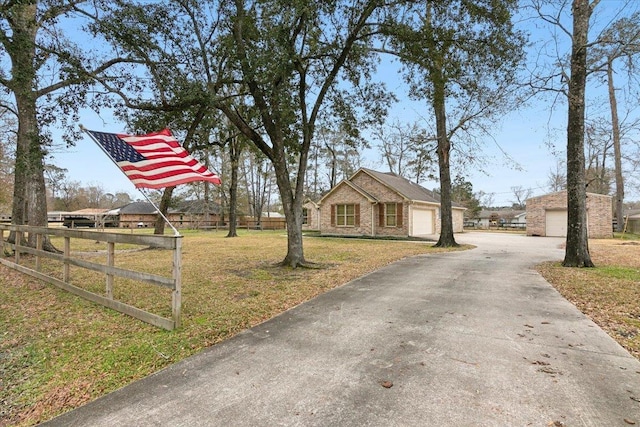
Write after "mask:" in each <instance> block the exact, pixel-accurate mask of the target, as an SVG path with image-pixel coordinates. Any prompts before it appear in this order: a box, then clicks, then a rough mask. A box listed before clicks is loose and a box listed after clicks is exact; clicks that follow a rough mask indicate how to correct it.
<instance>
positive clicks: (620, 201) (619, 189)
mask: <svg viewBox="0 0 640 427" xmlns="http://www.w3.org/2000/svg"><path fill="white" fill-rule="evenodd" d="M607 84H608V86H609V105H610V107H611V128H612V136H613V157H614V162H615V175H616V205H615V213H616V218H617V222H616V231H618V232H622V230H624V179H623V177H622V152H621V148H620V122H619V120H618V102H617V100H616V92H615V87H614V86H613V59H612V58H609V62H608V63H607Z"/></svg>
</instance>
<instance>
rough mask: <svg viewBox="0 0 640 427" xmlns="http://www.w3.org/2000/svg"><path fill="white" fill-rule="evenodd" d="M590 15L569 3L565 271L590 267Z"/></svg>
mask: <svg viewBox="0 0 640 427" xmlns="http://www.w3.org/2000/svg"><path fill="white" fill-rule="evenodd" d="M590 15H591V8H590V6H589V0H574V1H573V44H572V48H571V79H570V82H569V96H568V103H569V111H568V113H569V114H568V122H567V244H566V249H565V257H564V261H563V263H562V265H564V266H565V267H593V266H594V265H593V262H592V261H591V257H590V255H589V244H588V234H587V209H586V201H587V200H586V199H587V194H586V187H585V170H584V164H585V159H584V116H585V100H584V98H585V96H584V94H585V86H586V80H587V34H588V30H589V18H590Z"/></svg>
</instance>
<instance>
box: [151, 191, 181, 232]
mask: <svg viewBox="0 0 640 427" xmlns="http://www.w3.org/2000/svg"><path fill="white" fill-rule="evenodd" d="M175 188H176V187H175V186H173V187H166V188H165V189H164V191H163V192H162V198H161V199H160V206H158V209H160V212H162V215H164V216H165V217H167V218H168V216H167V213H168V212H169V205H170V204H171V196H172V195H173V190H175ZM162 215H160V214H158V216H157V217H156V223H155V225H154V228H153V234H160V235H163V234H164V227H165V224H166V221H165V220H164V218H163V217H162Z"/></svg>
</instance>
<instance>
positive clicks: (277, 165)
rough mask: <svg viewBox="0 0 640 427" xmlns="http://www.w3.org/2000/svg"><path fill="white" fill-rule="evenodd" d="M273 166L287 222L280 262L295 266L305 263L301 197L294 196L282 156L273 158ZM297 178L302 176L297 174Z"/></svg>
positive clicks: (284, 264) (283, 264)
mask: <svg viewBox="0 0 640 427" xmlns="http://www.w3.org/2000/svg"><path fill="white" fill-rule="evenodd" d="M273 168H274V171H275V174H276V182H277V184H278V190H279V192H280V197H281V199H282V208H283V210H284V216H285V220H286V223H287V255H286V256H285V258H284V260H282V262H281V263H280V264H281V265H282V266H289V267H291V268H297V267H300V266H304V264H305V263H306V260H305V258H304V249H303V246H302V197H295V194H294V190H293V188H292V187H291V181H290V179H289V171H288V168H287V165H286V160H285V159H284V158H278V159H275V161H274V162H273ZM298 179H304V178H303V176H299V178H298Z"/></svg>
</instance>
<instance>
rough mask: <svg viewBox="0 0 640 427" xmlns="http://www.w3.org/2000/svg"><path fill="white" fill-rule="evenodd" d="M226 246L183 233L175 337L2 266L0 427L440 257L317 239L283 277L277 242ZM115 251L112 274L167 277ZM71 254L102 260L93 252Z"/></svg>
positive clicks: (163, 264)
mask: <svg viewBox="0 0 640 427" xmlns="http://www.w3.org/2000/svg"><path fill="white" fill-rule="evenodd" d="M224 236H225V234H224V233H217V232H199V233H198V232H191V233H189V232H186V233H185V237H184V242H183V276H182V279H183V289H182V296H183V306H182V313H183V316H182V323H183V326H182V328H180V329H179V330H177V331H173V332H168V331H164V330H160V329H158V328H155V327H153V326H150V325H147V324H145V323H142V322H140V321H138V320H135V319H133V318H131V317H128V316H126V315H122V314H120V313H117V312H114V311H112V310H109V309H106V308H103V307H101V306H98V305H96V304H93V303H90V302H87V301H85V300H83V299H80V298H78V297H76V296H74V295H72V294H69V293H67V292H64V291H62V290H59V289H57V288H55V287H53V286H50V285H46V284H43V283H42V282H40V281H38V280H35V279H31V278H29V277H27V276H24V275H21V274H20V273H17V272H15V271H13V270H11V269H8V268H6V267H4V266H0V427H3V426H8V425H19V426H27V425H34V424H36V423H38V422H42V421H45V420H47V419H50V418H52V417H54V416H55V415H57V414H60V413H62V412H65V411H68V410H70V409H73V408H75V407H78V406H80V405H82V404H83V403H85V402H87V401H90V400H93V399H95V398H97V397H99V396H101V395H104V394H106V393H108V392H110V391H113V390H115V389H118V388H120V387H122V386H124V385H126V384H128V383H130V382H132V381H135V380H137V379H139V378H142V377H145V376H147V375H149V374H151V373H153V372H155V371H157V370H159V369H162V368H163V367H166V366H167V365H169V364H172V363H175V362H177V361H179V360H181V359H184V358H186V357H188V356H191V355H193V354H194V353H197V352H198V351H200V350H202V349H203V348H205V347H207V346H210V345H212V344H215V343H217V342H219V341H221V340H224V339H226V338H229V337H230V336H232V335H234V334H236V333H238V332H240V331H242V330H244V329H246V328H248V327H251V326H253V325H256V324H258V323H260V322H263V321H264V320H267V319H269V318H271V317H273V316H275V315H277V314H279V313H281V312H283V311H285V310H287V309H288V308H291V307H293V306H295V305H297V304H300V303H301V302H304V301H307V300H309V299H311V298H313V297H314V296H316V295H318V294H320V293H322V292H325V291H327V290H329V289H331V288H334V287H336V286H339V285H342V284H344V283H346V282H348V281H350V280H353V279H355V278H357V277H360V276H362V275H364V274H366V273H368V272H371V271H373V270H375V269H378V268H380V267H382V266H384V265H386V264H388V263H390V262H393V261H396V260H398V259H401V258H404V257H406V256H411V255H416V254H421V253H429V252H439V251H442V249H437V248H433V247H432V243H425V242H410V241H376V240H359V239H338V238H322V237H318V238H313V239H305V257H306V258H307V260H309V261H312V262H315V263H318V264H319V266H320V267H321V268H318V269H315V268H314V269H297V270H293V269H289V268H281V267H276V266H275V264H276V263H278V262H279V261H281V260H282V259H283V258H284V256H285V254H286V241H287V237H286V235H285V234H283V233H282V232H249V231H241V232H240V237H239V238H233V239H227V238H225V237H224ZM72 241H73V240H72ZM117 249H118V250H120V251H121V252H119V254H116V263H117V265H118V266H122V267H128V268H134V269H136V268H139V269H142V270H144V271H150V272H158V273H161V274H168V272H169V271H170V259H171V258H170V256H169V254H168V253H165V251H159V250H139V251H130V250H129V248H124V247H123V248H117ZM461 249H464V248H461ZM72 250H74V251H78V252H82V253H83V256H87V257H92V256H96V257H97V256H104V254H103V253H101V252H100V248H98V245H96V244H95V242H88V243H87V242H84V243H83V244H78V246H74V247H72ZM58 267H59V266H58ZM71 275H72V277H73V278H74V280H76V281H79V282H81V283H82V285H83V286H84V287H86V288H88V289H92V290H94V291H98V292H99V290H100V289H101V288H102V287H103V286H104V285H103V283H104V278H99V277H94V276H92V275H91V274H90V273H87V272H84V271H81V270H72V274H71ZM74 284H76V283H74ZM115 288H116V289H115V292H120V293H121V294H122V295H116V297H118V299H121V300H122V299H124V300H127V299H133V300H134V301H135V303H136V305H138V306H142V308H148V309H156V310H159V311H160V312H161V313H160V314H163V315H167V314H168V313H169V312H170V302H169V301H170V298H167V296H166V295H164V296H158V295H156V294H155V293H154V292H153V291H152V290H149V289H147V288H139V287H136V286H135V284H130V283H127V282H123V283H118V282H116V287H115ZM125 302H127V301H125ZM163 304H164V305H163ZM163 310H164V311H165V312H162V311H163Z"/></svg>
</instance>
